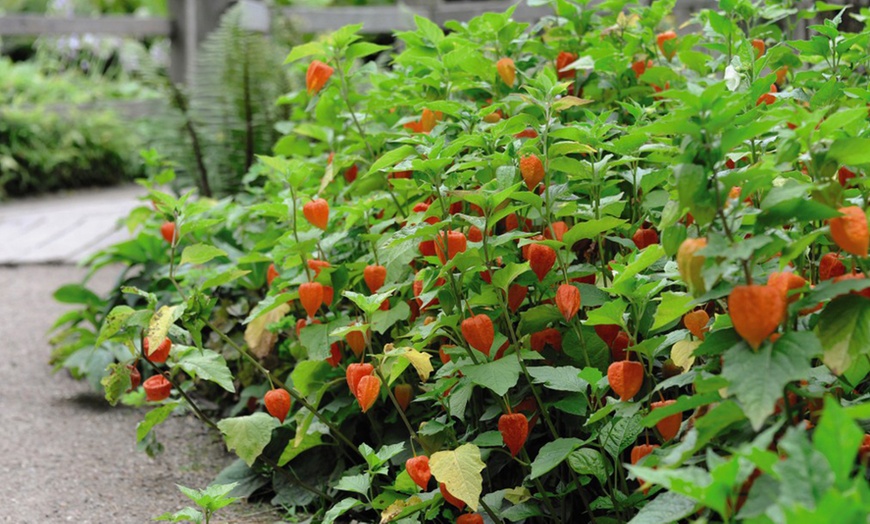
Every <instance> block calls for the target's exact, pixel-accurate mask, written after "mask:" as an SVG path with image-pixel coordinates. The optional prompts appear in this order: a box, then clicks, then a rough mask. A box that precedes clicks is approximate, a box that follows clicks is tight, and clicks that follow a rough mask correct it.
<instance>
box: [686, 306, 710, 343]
mask: <svg viewBox="0 0 870 524" xmlns="http://www.w3.org/2000/svg"><path fill="white" fill-rule="evenodd" d="M708 322H710V315H708V314H707V312H706V311H704V310H703V309H698V310H695V311H692V312H689V313H686V314H685V315H683V325H684V326H686V329H688V330H689V333H691V334H692V335H694V336H695V338H699V339H701V340H704V334H705V333H706V332H707V323H708Z"/></svg>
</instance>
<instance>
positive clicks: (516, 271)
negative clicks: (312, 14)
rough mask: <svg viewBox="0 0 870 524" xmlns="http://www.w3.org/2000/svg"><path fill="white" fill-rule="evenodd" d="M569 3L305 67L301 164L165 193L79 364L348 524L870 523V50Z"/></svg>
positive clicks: (826, 31) (64, 323) (861, 38)
mask: <svg viewBox="0 0 870 524" xmlns="http://www.w3.org/2000/svg"><path fill="white" fill-rule="evenodd" d="M551 5H552V6H553V8H554V10H555V15H556V16H551V17H546V18H544V19H542V20H541V21H540V22H539V23H537V24H534V25H529V24H523V23H516V22H513V21H512V20H511V12H510V11H508V12H507V13H501V14H499V13H490V14H486V15H483V16H481V17H479V18H476V19H474V20H471V21H469V22H468V23H463V24H459V23H448V24H446V28H447V29H449V30H450V31H449V32H445V31H444V30H442V29H441V28H439V27H438V26H437V25H435V24H433V23H432V22H430V21H428V20H426V19H424V18H417V19H416V24H417V29H416V30H414V31H407V32H401V33H398V34H397V35H396V37H397V38H398V40H399V41H400V42H401V46H400V49H401V50H400V51H395V50H393V51H390V50H389V49H387V48H385V47H384V46H379V45H376V44H373V43H369V42H366V41H363V40H362V39H361V38H360V37H359V35H358V34H357V33H358V31H359V30H360V27H359V26H352V27H347V28H345V29H342V30H339V31H337V32H335V33H334V34H332V35H329V36H328V37H326V38H324V39H322V40H317V41H315V42H311V43H308V44H305V45H302V46H298V47H296V48H294V49H293V51H292V52H291V53H290V56H289V57H288V58H287V63H288V64H292V65H291V67H292V68H295V69H297V70H298V71H300V72H302V71H306V72H307V75H306V78H307V85H306V89H299V90H296V91H291V92H289V93H287V94H286V95H284V96H282V97H281V98H280V99H279V103H280V104H282V105H283V106H286V107H287V108H288V109H289V112H290V115H289V116H290V118H289V119H288V120H287V121H284V122H281V123H279V125H278V128H279V130H280V131H281V132H282V133H283V137H282V138H281V139H279V140H278V142H277V143H276V144H275V147H274V155H271V156H259V157H258V162H257V163H256V164H254V165H253V166H252V167H251V169H250V171H249V172H248V174H247V176H246V177H245V179H244V180H243V182H244V183H245V184H246V189H247V190H246V191H245V192H244V193H242V194H240V195H239V196H237V197H235V198H226V199H222V200H214V199H208V198H201V197H197V195H195V194H192V193H188V194H185V195H183V196H181V197H180V198H176V197H174V196H171V195H167V194H164V193H161V192H159V191H156V190H152V191H151V192H150V195H149V198H150V200H151V202H149V203H148V205H146V206H143V207H141V208H140V209H137V210H136V211H134V212H133V214H132V215H131V217H130V218H129V225H130V226H131V227H132V228H134V230H136V231H138V233H137V237H136V238H134V239H133V240H130V241H128V242H124V243H122V244H119V245H116V246H114V247H112V248H110V249H109V250H107V251H106V252H104V253H102V254H99V255H97V257H96V258H95V259H93V260H92V267H93V268H98V267H101V266H102V265H105V264H110V263H114V262H123V263H126V264H128V266H129V267H128V269H127V270H126V272H125V274H124V275H122V277H121V282H120V285H119V291H118V293H115V294H113V295H112V296H111V297H109V299H108V300H106V299H103V298H101V297H98V296H96V295H94V294H93V293H91V292H89V291H88V290H87V288H86V287H84V286H78V285H70V286H65V287H64V288H62V289H60V290H58V293H57V298H58V299H60V300H62V301H65V302H71V303H80V304H82V305H83V307H82V309H80V310H77V311H72V312H70V313H68V314H67V315H65V316H64V317H63V318H61V319H59V321H58V324H57V325H58V327H59V328H60V329H59V331H58V334H57V336H56V342H57V343H58V349H57V351H56V353H55V359H56V361H57V363H58V365H59V366H64V367H67V368H68V369H71V370H73V371H74V372H76V373H80V374H82V375H85V376H88V377H89V378H91V380H92V381H94V382H96V381H98V380H102V384H103V386H104V387H105V390H106V396H107V398H108V399H109V400H110V401H111V402H113V403H115V402H118V401H122V402H124V403H126V404H130V405H143V404H147V405H149V406H150V407H151V410H150V411H149V412H148V413H147V415H145V418H144V420H143V422H142V423H141V424H140V425H139V427H138V429H137V437H138V439H139V440H140V441H141V443H142V445H143V447H144V448H145V449H146V450H148V451H149V452H155V451H157V450H159V443H158V442H157V440H156V432H157V431H158V430H157V429H156V426H157V425H158V424H159V423H160V422H161V421H163V420H164V419H166V417H168V416H169V415H170V414H172V413H173V412H175V411H183V410H190V411H193V412H194V413H195V414H196V416H198V417H199V418H200V419H202V420H203V422H204V423H206V424H209V425H212V426H213V427H215V428H217V429H218V430H219V431H220V432H221V433H222V435H223V437H224V439H225V442H226V444H227V447H228V448H229V449H231V450H233V451H235V453H237V454H238V456H239V458H240V460H239V462H237V463H236V464H234V465H233V466H231V467H230V468H229V469H228V470H226V471H224V472H223V473H222V474H221V476H220V478H219V479H218V480H217V482H218V483H231V482H235V483H237V484H236V486H235V487H234V489H233V490H232V495H234V496H241V497H245V496H250V495H252V494H254V493H259V494H263V493H272V494H273V497H274V498H273V499H272V500H273V502H274V503H275V504H278V505H283V506H285V507H286V508H287V509H288V511H298V512H300V513H303V514H308V515H314V516H315V518H316V520H318V521H323V522H333V521H335V520H336V519H341V518H355V519H357V520H359V521H365V522H373V521H376V520H380V521H382V522H388V521H397V522H430V521H440V522H453V521H457V522H482V521H483V518H484V517H485V519H486V521H492V522H506V521H510V522H517V521H524V520H528V521H539V522H544V521H550V520H555V521H558V522H589V521H591V522H601V523H605V522H624V521H629V520H631V521H632V522H636V523H653V522H673V521H680V520H683V519H686V520H695V521H702V522H703V521H723V522H730V521H734V520H746V521H750V522H764V523H770V522H773V523H782V522H850V523H851V522H855V523H858V522H866V516H867V514H868V511H870V489H868V483H867V480H866V476H867V462H868V460H870V437H868V436H867V435H865V433H866V432H867V429H868V424H870V403H868V402H867V399H868V394H870V392H868V385H870V380H868V373H870V340H868V336H870V335H868V333H870V301H868V298H870V297H868V292H867V289H868V288H870V281H867V280H866V279H865V274H866V270H867V269H868V268H867V264H868V261H867V255H868V244H870V235H868V226H867V220H866V216H865V213H864V210H863V209H864V208H865V207H866V198H867V195H868V182H867V179H866V177H865V176H864V171H863V170H864V168H865V167H866V166H868V165H870V147H868V146H870V138H868V137H867V135H868V130H870V125H868V116H870V115H868V103H870V91H868V88H867V81H866V77H865V75H864V74H863V73H861V71H863V67H864V66H865V65H866V60H867V56H868V47H870V32H867V31H864V32H861V33H857V34H852V33H844V32H841V31H840V30H839V29H838V25H839V22H840V20H841V17H842V16H843V13H842V12H839V11H834V12H833V13H831V14H832V15H834V16H833V17H832V18H831V19H830V20H828V21H825V22H824V23H822V24H818V25H814V26H811V27H810V37H809V39H806V40H802V39H797V38H796V37H795V35H794V28H795V27H796V25H797V21H798V19H799V18H801V17H803V16H804V15H808V16H811V15H813V14H814V12H805V11H798V10H797V9H793V8H789V7H784V6H782V5H779V4H778V3H777V4H776V5H773V3H771V5H766V4H758V5H755V4H750V3H749V2H745V1H731V0H725V1H723V2H721V5H720V8H721V9H720V10H719V11H711V10H704V11H701V12H700V13H698V15H696V18H695V20H694V21H695V22H696V23H695V24H694V25H691V26H689V27H688V28H685V29H682V30H680V34H679V35H678V34H676V33H673V32H668V31H667V29H668V23H669V22H668V19H667V16H668V13H669V12H670V10H671V9H672V8H673V2H672V1H671V2H668V1H659V2H653V3H652V5H651V6H649V7H636V6H633V5H631V4H630V3H628V2H608V3H606V4H602V5H600V6H599V7H598V8H597V10H589V9H585V8H584V7H582V6H580V5H577V4H574V3H571V2H566V1H563V0H554V1H553V2H552V3H551ZM817 9H820V10H831V9H832V6H829V5H825V4H818V7H817ZM838 9H839V8H838ZM859 19H861V18H860V17H859ZM689 29H694V31H693V32H688V30H689ZM387 53H389V54H387ZM376 55H380V56H378V59H377V60H368V59H369V58H373V57H375V56H376ZM362 59H366V60H365V61H363V60H362ZM160 176H161V181H164V182H165V181H166V180H167V179H169V178H171V177H172V172H171V170H169V169H166V170H163V171H162V173H161V175H160ZM107 364H108V367H107ZM145 377H149V378H147V380H144V381H143V387H141V388H139V387H136V386H138V383H139V381H140V380H141V379H142V378H145ZM131 382H132V384H131ZM215 403H217V404H215ZM208 405H210V406H215V405H217V406H218V407H216V408H213V409H210V410H209V409H205V407H204V406H208ZM471 513H474V514H475V515H472V514H471ZM343 515H344V516H343ZM181 518H183V516H179V519H181Z"/></svg>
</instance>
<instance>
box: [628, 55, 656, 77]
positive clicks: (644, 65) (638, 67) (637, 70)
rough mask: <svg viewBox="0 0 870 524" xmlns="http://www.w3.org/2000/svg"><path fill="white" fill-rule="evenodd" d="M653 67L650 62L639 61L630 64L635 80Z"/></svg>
mask: <svg viewBox="0 0 870 524" xmlns="http://www.w3.org/2000/svg"><path fill="white" fill-rule="evenodd" d="M652 66H653V61H652V60H646V59H641V60H638V61H637V62H632V64H631V70H632V71H634V76H635V78H640V77H641V76H642V75H643V74H644V73H646V70H647V69H648V68H650V67H652Z"/></svg>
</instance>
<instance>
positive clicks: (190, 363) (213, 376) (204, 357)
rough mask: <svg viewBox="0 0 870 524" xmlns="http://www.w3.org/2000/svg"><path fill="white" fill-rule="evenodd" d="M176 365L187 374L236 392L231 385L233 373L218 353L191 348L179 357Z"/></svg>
mask: <svg viewBox="0 0 870 524" xmlns="http://www.w3.org/2000/svg"><path fill="white" fill-rule="evenodd" d="M178 366H179V367H181V369H183V370H184V371H186V372H187V373H188V374H189V375H192V376H195V377H198V378H200V379H203V380H209V381H211V382H214V383H215V384H217V385H218V386H220V387H222V388H224V389H225V390H227V391H229V392H230V393H235V392H236V387H235V386H234V385H233V373H232V371H230V368H229V367H227V361H226V360H224V357H222V356H221V355H219V354H218V353H216V352H214V351H212V350H210V349H203V350H202V351H200V350H198V349H193V350H192V351H189V352H187V353H186V354H184V356H182V357H181V360H179V362H178Z"/></svg>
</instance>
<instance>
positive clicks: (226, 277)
mask: <svg viewBox="0 0 870 524" xmlns="http://www.w3.org/2000/svg"><path fill="white" fill-rule="evenodd" d="M248 273H250V271H248V270H245V269H230V270H228V271H221V272H220V273H218V274H217V275H215V276H213V277H211V278H210V279H208V280H206V281H205V282H203V283H202V288H203V289H209V288H213V287H220V286H223V285H224V284H229V283H230V282H232V281H234V280H238V279H240V278H242V277H243V276H245V275H247V274H248Z"/></svg>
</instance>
